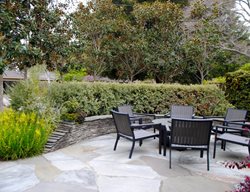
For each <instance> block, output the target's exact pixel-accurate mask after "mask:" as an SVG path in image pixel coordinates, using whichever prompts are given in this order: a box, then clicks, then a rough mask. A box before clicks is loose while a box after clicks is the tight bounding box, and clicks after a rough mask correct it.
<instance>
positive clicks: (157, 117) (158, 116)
mask: <svg viewBox="0 0 250 192" xmlns="http://www.w3.org/2000/svg"><path fill="white" fill-rule="evenodd" d="M153 115H154V119H162V118H165V115H166V114H153Z"/></svg>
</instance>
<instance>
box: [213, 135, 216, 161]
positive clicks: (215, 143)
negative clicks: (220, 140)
mask: <svg viewBox="0 0 250 192" xmlns="http://www.w3.org/2000/svg"><path fill="white" fill-rule="evenodd" d="M216 142H217V139H216V138H215V140H214V154H213V159H214V158H215V153H216Z"/></svg>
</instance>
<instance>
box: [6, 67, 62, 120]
mask: <svg viewBox="0 0 250 192" xmlns="http://www.w3.org/2000/svg"><path fill="white" fill-rule="evenodd" d="M44 68H45V66H36V67H32V68H31V69H30V78H29V79H27V80H24V81H20V82H18V83H16V84H15V85H14V86H13V87H10V88H9V89H8V95H9V96H10V99H11V100H10V103H11V107H12V108H13V109H15V110H18V111H24V112H28V113H32V112H36V113H38V114H39V115H41V116H42V117H46V121H48V122H50V123H52V124H54V125H55V124H56V123H57V122H58V118H59V116H60V108H61V106H57V108H52V107H51V105H52V103H53V101H50V100H48V99H47V91H48V87H49V84H48V83H47V82H41V81H39V79H38V78H39V74H41V72H44Z"/></svg>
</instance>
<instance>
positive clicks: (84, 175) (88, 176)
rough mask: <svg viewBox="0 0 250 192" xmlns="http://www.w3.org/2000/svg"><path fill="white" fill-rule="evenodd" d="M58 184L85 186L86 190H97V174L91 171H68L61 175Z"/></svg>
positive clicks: (57, 179) (56, 179)
mask: <svg viewBox="0 0 250 192" xmlns="http://www.w3.org/2000/svg"><path fill="white" fill-rule="evenodd" d="M55 181H56V182H60V183H70V184H84V186H85V188H90V189H97V186H96V179H95V174H94V172H93V171H90V170H84V169H82V170H80V171H67V172H63V173H61V174H60V175H59V176H58V177H57V178H55Z"/></svg>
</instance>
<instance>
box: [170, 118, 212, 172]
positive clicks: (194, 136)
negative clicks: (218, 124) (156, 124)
mask: <svg viewBox="0 0 250 192" xmlns="http://www.w3.org/2000/svg"><path fill="white" fill-rule="evenodd" d="M211 130H212V120H207V119H175V118H173V119H172V127H171V132H170V147H169V168H171V152H172V149H194V150H200V151H201V152H200V157H203V151H204V150H205V151H207V170H209V143H210V136H211Z"/></svg>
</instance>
